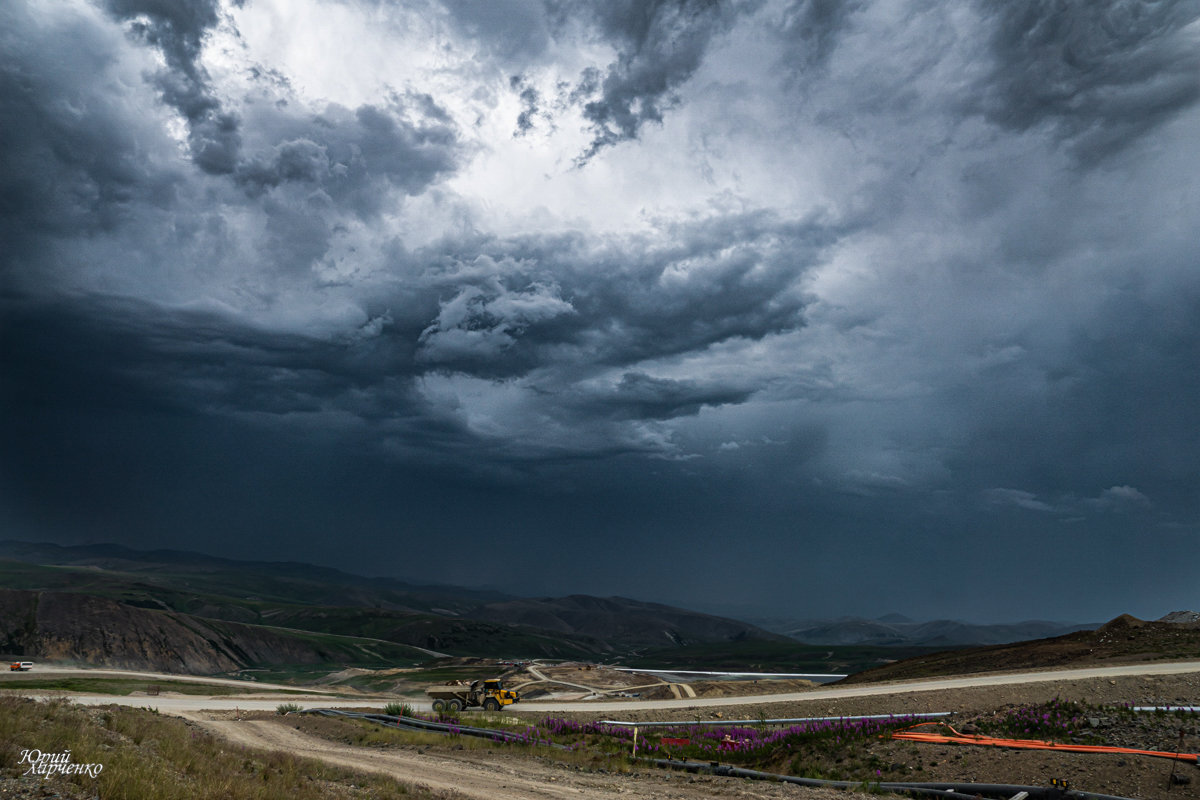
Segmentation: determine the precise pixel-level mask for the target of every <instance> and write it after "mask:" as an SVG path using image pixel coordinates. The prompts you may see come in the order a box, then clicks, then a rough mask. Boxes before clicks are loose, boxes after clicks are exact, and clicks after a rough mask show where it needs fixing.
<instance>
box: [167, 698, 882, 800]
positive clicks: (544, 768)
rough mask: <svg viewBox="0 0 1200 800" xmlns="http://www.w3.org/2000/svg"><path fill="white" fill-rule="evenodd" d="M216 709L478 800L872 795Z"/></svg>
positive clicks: (295, 744) (253, 726) (234, 725)
mask: <svg viewBox="0 0 1200 800" xmlns="http://www.w3.org/2000/svg"><path fill="white" fill-rule="evenodd" d="M215 716H222V717H227V716H228V715H227V714H221V713H220V712H210V713H198V712H197V713H190V714H189V715H188V717H189V718H190V719H193V720H195V721H196V722H198V723H199V724H200V725H202V726H204V727H205V728H207V729H208V730H210V731H212V732H214V733H216V734H218V735H220V736H223V737H225V738H227V739H229V740H230V741H231V742H233V743H235V744H240V745H243V746H246V747H257V748H265V749H282V750H287V751H289V752H291V753H294V754H296V755H300V756H305V757H310V758H318V759H321V760H323V761H327V762H329V763H333V764H337V765H339V766H343V767H348V768H351V769H357V770H365V771H368V772H381V773H385V774H388V775H392V776H395V777H398V778H400V779H401V780H404V781H406V782H410V783H413V784H416V785H418V786H422V787H425V788H427V789H431V790H434V791H437V792H442V793H445V795H446V796H447V797H456V798H457V797H464V798H479V799H480V800H537V799H538V798H547V799H549V798H554V799H555V800H557V799H558V798H571V799H572V800H578V798H597V799H598V800H603V799H606V798H618V797H619V798H622V800H657V799H658V798H663V799H664V800H701V798H712V797H727V798H737V799H739V800H773V799H774V798H797V797H803V798H812V800H835V798H836V799H838V800H872V798H873V797H874V796H873V795H867V794H859V793H849V792H840V791H834V790H827V789H807V788H804V787H798V786H790V785H787V784H772V783H763V782H749V781H739V780H731V779H728V778H716V777H710V776H704V775H688V774H686V773H675V772H665V771H657V770H646V771H641V772H638V773H635V774H624V773H615V772H584V771H581V770H578V769H576V768H574V767H571V766H568V765H565V764H560V763H555V762H552V761H548V760H542V759H539V758H529V757H520V756H513V755H512V754H505V753H503V751H501V750H500V749H497V750H496V751H495V753H494V754H491V755H488V754H486V753H485V754H478V753H468V752H466V751H456V750H453V749H452V746H447V747H445V748H442V747H438V748H432V747H430V748H416V747H411V748H410V747H405V748H387V749H383V748H371V747H351V746H349V745H345V744H339V743H337V742H331V741H329V740H328V739H322V738H317V737H315V736H310V735H308V734H305V733H302V732H300V731H299V730H297V729H296V727H295V726H296V725H297V724H299V723H298V721H295V720H288V719H285V718H280V717H275V718H266V717H263V716H262V715H255V718H253V719H243V720H241V721H235V720H231V719H227V718H226V719H213V717H215Z"/></svg>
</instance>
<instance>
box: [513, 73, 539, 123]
mask: <svg viewBox="0 0 1200 800" xmlns="http://www.w3.org/2000/svg"><path fill="white" fill-rule="evenodd" d="M509 87H510V88H512V90H513V91H516V92H519V93H520V94H519V95H518V97H520V100H521V113H520V114H518V115H517V129H516V130H515V131H513V136H524V135H525V134H527V133H529V132H530V131H531V130H533V126H534V124H535V120H536V119H537V117H538V115H539V114H540V113H541V108H540V104H541V96H540V95H539V93H538V90H537V89H535V88H533V87H532V86H527V85H526V84H525V81H524V79H523V78H522V77H521V76H520V75H514V76H512V79H511V80H509Z"/></svg>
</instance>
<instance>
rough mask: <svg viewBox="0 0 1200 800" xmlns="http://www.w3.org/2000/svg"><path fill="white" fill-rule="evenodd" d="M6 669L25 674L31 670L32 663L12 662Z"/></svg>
mask: <svg viewBox="0 0 1200 800" xmlns="http://www.w3.org/2000/svg"><path fill="white" fill-rule="evenodd" d="M8 668H9V669H10V670H12V671H13V672H27V671H28V670H31V669H33V662H32V661H14V662H12V663H11V664H9V665H8Z"/></svg>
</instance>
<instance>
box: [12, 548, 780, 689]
mask: <svg viewBox="0 0 1200 800" xmlns="http://www.w3.org/2000/svg"><path fill="white" fill-rule="evenodd" d="M0 589H4V590H7V591H6V592H4V593H3V594H4V596H3V598H0V600H2V601H3V603H2V605H3V606H4V608H5V609H6V610H7V612H10V613H5V614H4V615H3V616H4V620H3V621H0V652H3V653H5V654H7V655H31V656H33V655H40V656H45V657H58V658H72V659H76V660H80V661H85V662H90V663H108V664H117V663H120V664H122V665H124V666H139V665H140V666H155V667H160V668H164V667H165V666H167V665H173V666H172V667H171V668H172V669H183V670H184V671H193V672H212V671H230V670H232V669H240V668H246V667H258V666H263V665H267V664H311V663H319V662H321V661H330V662H338V663H350V662H353V663H357V664H359V665H364V666H365V665H367V664H373V663H374V664H382V663H387V664H389V665H394V664H395V662H396V660H398V659H399V660H406V661H407V662H409V663H412V662H413V661H419V660H424V659H426V658H428V657H429V656H430V655H431V654H439V653H441V654H450V655H470V656H493V657H521V658H525V657H546V658H587V659H599V658H612V657H614V656H618V655H623V654H629V653H632V652H635V651H638V650H644V649H647V648H663V647H679V646H687V645H697V644H704V643H718V642H741V641H754V640H761V641H773V642H786V641H788V640H787V639H786V637H784V636H781V635H779V634H774V633H770V632H768V631H765V630H762V629H761V628H758V627H756V626H754V625H751V624H748V623H745V622H739V621H737V620H732V619H725V618H723V617H715V616H711V615H708V614H701V613H697V612H693V611H687V610H685V609H680V608H673V607H670V606H665V605H661V604H657V603H646V602H642V601H638V600H631V599H628V598H621V597H609V598H597V597H588V596H585V595H572V596H570V597H562V598H522V597H515V596H512V595H506V594H503V593H501V592H494V591H487V590H476V589H465V588H459V587H448V586H416V585H412V584H408V583H405V582H403V581H399V580H395V579H390V578H365V577H361V576H357V575H352V574H349V573H345V572H341V571H339V570H335V569H330V568H327V567H317V566H313V565H311V564H301V563H295V562H284V563H273V562H252V561H235V560H231V559H223V558H215V557H212V556H206V555H201V554H198V553H188V552H183V551H175V550H155V551H140V550H133V549H130V548H126V547H120V546H116V545H86V546H66V547H64V546H60V545H54V544H35V543H30V542H13V541H7V542H0ZM85 609H86V610H87V612H88V613H87V614H83V613H82V611H83V610H85ZM73 610H74V611H73ZM75 611H79V612H80V613H78V614H76V613H75ZM89 619H92V620H95V621H96V624H91V625H89ZM313 634H319V635H320V636H314V635H313ZM147 643H151V644H147ZM414 648H417V649H414Z"/></svg>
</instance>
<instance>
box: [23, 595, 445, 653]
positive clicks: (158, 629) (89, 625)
mask: <svg viewBox="0 0 1200 800" xmlns="http://www.w3.org/2000/svg"><path fill="white" fill-rule="evenodd" d="M0 653H4V654H5V655H8V656H21V657H25V658H33V659H51V660H68V661H76V662H82V663H87V664H98V665H99V664H102V665H105V666H112V667H124V668H130V669H154V670H161V671H166V672H184V673H192V674H212V673H218V672H231V671H233V670H237V669H242V668H245V667H260V666H269V665H300V664H321V663H327V662H331V661H346V662H368V663H379V662H386V663H392V662H393V661H394V659H396V658H404V659H405V660H407V661H412V660H413V659H414V658H419V657H421V654H420V653H419V652H417V651H412V650H408V649H407V648H404V647H402V646H400V645H393V644H390V643H380V642H371V641H368V640H362V639H357V640H356V639H352V638H350V637H332V636H316V635H310V634H303V633H299V632H295V631H285V630H281V629H272V628H269V627H263V626H258V625H244V624H241V623H236V622H221V621H216V620H208V619H203V618H200V617H194V616H191V615H189V614H180V613H176V612H169V611H156V610H150V609H145V608H137V607H134V606H129V605H125V604H123V603H118V602H115V601H113V600H109V599H106V598H102V597H95V596H91V595H83V594H74V593H70V592H34V591H19V590H10V589H0Z"/></svg>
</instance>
